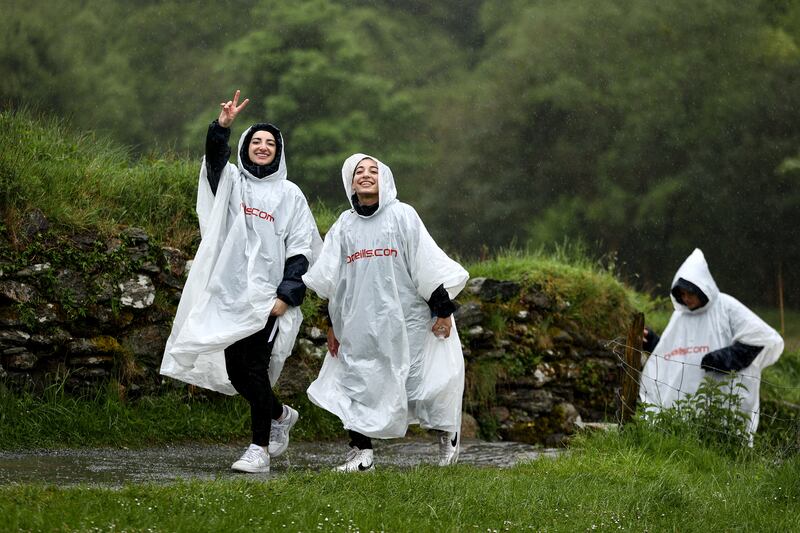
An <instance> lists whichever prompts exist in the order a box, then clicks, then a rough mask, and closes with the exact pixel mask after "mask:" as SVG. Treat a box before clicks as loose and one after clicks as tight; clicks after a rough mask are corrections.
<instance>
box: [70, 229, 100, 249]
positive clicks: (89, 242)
mask: <svg viewBox="0 0 800 533" xmlns="http://www.w3.org/2000/svg"><path fill="white" fill-rule="evenodd" d="M71 240H72V242H74V243H75V245H76V246H77V247H78V248H79V249H81V250H83V251H84V252H88V251H91V250H94V249H95V247H96V246H97V244H98V242H99V238H98V236H97V234H96V233H93V232H88V231H87V232H83V233H78V234H75V235H73V236H72V237H71Z"/></svg>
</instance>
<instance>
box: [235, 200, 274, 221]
mask: <svg viewBox="0 0 800 533" xmlns="http://www.w3.org/2000/svg"><path fill="white" fill-rule="evenodd" d="M241 205H242V209H244V214H245V215H249V216H251V217H258V218H260V219H262V220H266V221H267V222H275V217H273V216H272V215H271V214H269V213H267V212H266V211H262V210H261V209H259V208H257V207H247V206H246V205H245V203H244V202H242V204H241Z"/></svg>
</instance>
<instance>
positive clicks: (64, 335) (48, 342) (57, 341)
mask: <svg viewBox="0 0 800 533" xmlns="http://www.w3.org/2000/svg"><path fill="white" fill-rule="evenodd" d="M71 340H72V335H70V334H69V332H67V331H65V330H63V329H61V328H55V329H54V330H53V331H51V332H49V333H37V334H36V335H32V336H31V344H33V345H36V346H40V347H49V346H63V345H66V344H67V343H68V342H69V341H71Z"/></svg>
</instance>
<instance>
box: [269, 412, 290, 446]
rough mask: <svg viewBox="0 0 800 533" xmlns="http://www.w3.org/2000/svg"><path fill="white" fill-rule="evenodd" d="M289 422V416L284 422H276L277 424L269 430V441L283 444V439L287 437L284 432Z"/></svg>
mask: <svg viewBox="0 0 800 533" xmlns="http://www.w3.org/2000/svg"><path fill="white" fill-rule="evenodd" d="M288 420H289V417H288V416H287V417H286V420H284V421H283V422H278V421H277V420H276V421H275V423H274V424H272V426H271V427H270V428H269V440H271V441H272V442H280V443H282V442H283V440H284V439H283V437H284V436H285V435H286V433H285V432H284V431H283V428H284V427H285V426H286V422H288Z"/></svg>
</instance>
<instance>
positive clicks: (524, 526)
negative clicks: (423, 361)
mask: <svg viewBox="0 0 800 533" xmlns="http://www.w3.org/2000/svg"><path fill="white" fill-rule="evenodd" d="M799 459H800V458H798V457H797V456H795V457H794V458H792V459H789V460H785V461H782V462H780V463H775V462H772V461H768V460H766V459H764V458H762V457H761V456H759V455H758V454H750V455H746V456H740V457H736V458H733V457H730V456H728V455H726V454H724V453H721V452H719V451H716V450H714V449H713V448H705V447H701V446H699V445H697V444H696V443H695V442H693V441H692V440H686V439H680V438H676V437H669V436H665V435H661V434H659V433H657V432H653V431H629V432H626V433H625V434H622V435H619V434H596V435H592V436H590V437H588V438H586V439H583V440H581V441H580V442H578V443H577V444H576V445H575V446H574V447H573V448H572V450H571V452H570V453H568V454H566V455H564V456H562V457H560V458H557V459H541V460H538V461H535V462H531V463H527V464H522V465H519V466H516V467H514V468H511V469H508V470H498V469H495V468H475V467H468V466H456V467H453V468H448V469H446V470H442V469H438V468H435V467H430V466H425V467H419V468H413V469H409V470H394V469H379V470H377V471H376V472H375V473H374V474H372V475H337V474H335V473H332V472H323V473H313V472H296V473H290V474H288V475H286V476H282V477H280V478H275V479H272V480H270V481H268V482H263V481H254V480H252V478H250V479H248V478H245V477H243V478H242V480H234V481H214V482H201V481H191V482H184V483H178V484H170V485H145V486H127V487H124V488H122V489H119V490H114V489H100V488H90V487H78V488H54V487H45V486H38V485H24V486H6V487H0V516H3V517H4V518H3V523H4V524H3V526H2V528H3V529H4V530H7V531H18V530H19V531H123V530H124V531H255V530H260V531H526V530H534V531H589V530H596V529H599V530H633V531H674V530H679V531H782V532H784V531H798V530H800V525H798V521H797V514H796V510H797V508H798V505H800V481H798V480H800V460H799Z"/></svg>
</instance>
